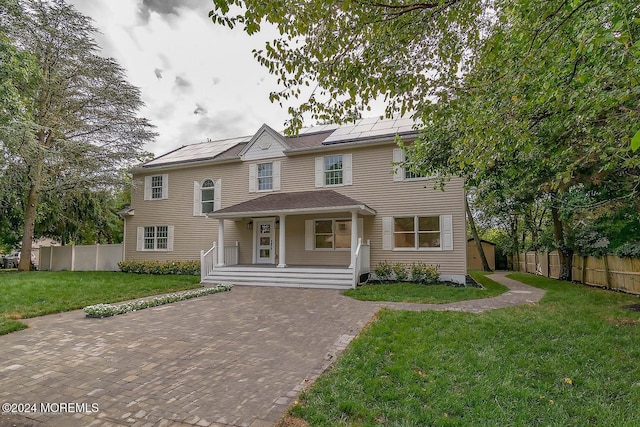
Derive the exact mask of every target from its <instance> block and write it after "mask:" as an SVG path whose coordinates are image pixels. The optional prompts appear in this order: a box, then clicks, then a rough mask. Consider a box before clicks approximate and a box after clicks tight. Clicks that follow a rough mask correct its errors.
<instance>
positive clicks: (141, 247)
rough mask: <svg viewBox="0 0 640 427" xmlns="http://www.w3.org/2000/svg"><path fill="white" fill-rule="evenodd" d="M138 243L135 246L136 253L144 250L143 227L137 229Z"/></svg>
mask: <svg viewBox="0 0 640 427" xmlns="http://www.w3.org/2000/svg"><path fill="white" fill-rule="evenodd" d="M137 240H138V243H137V246H136V250H137V251H142V250H144V227H138V238H137Z"/></svg>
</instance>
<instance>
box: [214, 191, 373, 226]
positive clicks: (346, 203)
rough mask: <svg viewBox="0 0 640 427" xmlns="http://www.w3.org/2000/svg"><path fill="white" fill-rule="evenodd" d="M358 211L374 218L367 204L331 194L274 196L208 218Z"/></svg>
mask: <svg viewBox="0 0 640 427" xmlns="http://www.w3.org/2000/svg"><path fill="white" fill-rule="evenodd" d="M352 211H357V212H358V213H359V214H361V215H375V213H376V211H375V210H373V209H371V208H370V207H369V206H367V205H366V204H364V203H362V202H359V201H358V200H354V199H352V198H351V197H347V196H345V195H343V194H340V193H338V192H337V191H334V190H318V191H301V192H296V193H276V194H268V195H266V196H262V197H258V198H256V199H253V200H248V201H246V202H242V203H238V204H237V205H233V206H229V207H226V208H224V209H220V210H217V211H215V212H211V213H208V214H207V216H208V217H209V218H220V219H223V218H226V219H236V218H246V217H256V216H272V215H280V214H296V215H302V214H313V213H332V212H352Z"/></svg>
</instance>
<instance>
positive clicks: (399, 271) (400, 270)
mask: <svg viewBox="0 0 640 427" xmlns="http://www.w3.org/2000/svg"><path fill="white" fill-rule="evenodd" d="M391 269H392V270H393V274H394V275H395V276H396V280H397V281H398V282H404V281H405V280H407V277H408V276H409V275H408V274H407V267H406V266H405V265H404V264H402V263H400V262H396V263H395V264H393V265H392V266H391Z"/></svg>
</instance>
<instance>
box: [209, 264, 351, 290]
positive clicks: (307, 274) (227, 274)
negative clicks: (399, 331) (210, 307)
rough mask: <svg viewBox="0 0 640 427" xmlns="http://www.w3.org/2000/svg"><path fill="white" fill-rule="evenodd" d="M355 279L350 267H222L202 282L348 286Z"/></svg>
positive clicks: (345, 287)
mask: <svg viewBox="0 0 640 427" xmlns="http://www.w3.org/2000/svg"><path fill="white" fill-rule="evenodd" d="M352 278H353V273H352V270H351V269H348V268H295V267H293V268H289V267H287V268H273V267H272V268H261V267H248V268H247V267H244V268H243V267H223V268H218V269H216V270H215V271H213V272H212V273H211V274H209V276H207V277H206V278H205V279H204V280H203V281H202V282H203V283H229V284H234V285H253V286H283V287H295V288H322V289H349V288H351V281H352Z"/></svg>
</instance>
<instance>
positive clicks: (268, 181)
mask: <svg viewBox="0 0 640 427" xmlns="http://www.w3.org/2000/svg"><path fill="white" fill-rule="evenodd" d="M265 190H273V163H260V164H258V191H265Z"/></svg>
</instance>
